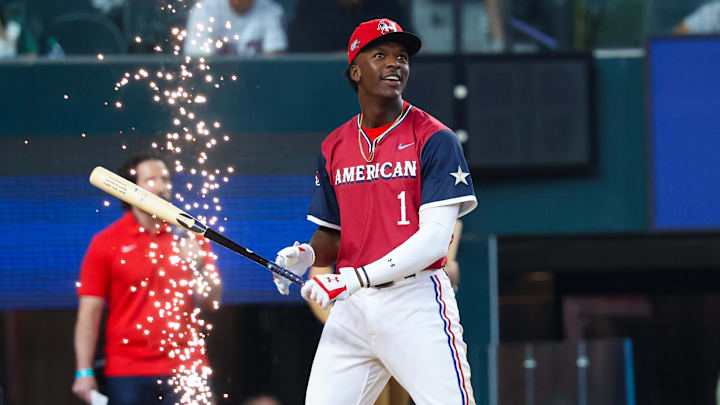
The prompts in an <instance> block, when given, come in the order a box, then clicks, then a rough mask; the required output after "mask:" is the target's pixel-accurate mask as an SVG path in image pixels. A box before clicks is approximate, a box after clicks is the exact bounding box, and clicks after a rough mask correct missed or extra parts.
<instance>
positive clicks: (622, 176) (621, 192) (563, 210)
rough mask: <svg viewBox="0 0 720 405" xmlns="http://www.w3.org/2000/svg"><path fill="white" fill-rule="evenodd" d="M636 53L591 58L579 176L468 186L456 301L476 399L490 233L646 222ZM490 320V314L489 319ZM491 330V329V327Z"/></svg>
mask: <svg viewBox="0 0 720 405" xmlns="http://www.w3.org/2000/svg"><path fill="white" fill-rule="evenodd" d="M644 63H645V62H644V59H641V58H632V59H596V65H595V74H596V83H595V88H596V94H595V103H596V107H597V114H596V146H597V149H596V159H597V167H596V169H595V171H594V173H592V174H590V175H588V176H585V177H575V178H565V179H555V180H535V181H523V182H512V181H508V182H504V183H501V184H493V185H482V184H481V185H476V189H475V191H476V194H477V198H478V202H479V206H478V208H477V209H476V210H475V211H474V212H473V213H471V214H470V215H468V216H467V217H465V219H464V224H465V228H464V232H463V239H462V241H461V244H460V250H459V253H458V255H459V263H460V268H461V271H462V282H461V287H460V291H459V293H458V302H459V305H460V313H461V316H462V322H463V326H464V327H465V337H466V339H467V342H468V356H469V360H470V362H471V365H472V372H473V378H472V380H473V387H474V388H475V396H476V399H477V401H478V403H486V401H488V400H487V398H488V390H489V384H488V378H489V370H488V364H489V363H488V361H489V357H488V349H489V347H491V345H492V344H495V343H497V342H496V341H492V340H491V330H492V328H493V327H494V328H497V325H496V324H495V325H493V322H494V321H493V320H492V314H493V313H494V314H495V316H496V315H497V312H496V311H497V308H496V307H495V308H493V305H494V304H496V301H494V299H495V298H494V297H495V295H494V294H493V292H496V290H495V288H496V286H495V287H493V284H492V283H493V280H496V278H495V277H494V275H493V274H492V272H494V271H496V268H495V265H496V263H495V261H494V259H493V243H492V239H493V237H492V236H491V235H492V234H495V235H498V234H502V235H506V234H561V233H580V232H614V231H632V230H645V229H647V228H648V226H649V225H648V218H649V216H648V211H647V210H648V204H647V203H646V202H647V190H648V188H647V160H648V158H647V150H646V145H647V141H646V128H645V127H646V125H645V74H644V69H645V67H644V66H645V65H644ZM495 322H496V321H495ZM496 330H497V329H496Z"/></svg>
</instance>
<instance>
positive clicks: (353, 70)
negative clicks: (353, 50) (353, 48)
mask: <svg viewBox="0 0 720 405" xmlns="http://www.w3.org/2000/svg"><path fill="white" fill-rule="evenodd" d="M360 76H361V74H360V68H359V67H358V65H356V64H355V63H353V64H352V65H350V79H351V80H352V81H354V82H359V81H360Z"/></svg>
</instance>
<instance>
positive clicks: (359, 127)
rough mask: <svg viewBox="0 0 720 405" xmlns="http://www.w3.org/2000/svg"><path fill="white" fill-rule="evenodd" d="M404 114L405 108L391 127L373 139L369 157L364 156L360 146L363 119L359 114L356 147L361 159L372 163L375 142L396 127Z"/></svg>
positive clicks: (361, 145) (363, 150) (363, 149)
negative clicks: (358, 149) (358, 148)
mask: <svg viewBox="0 0 720 405" xmlns="http://www.w3.org/2000/svg"><path fill="white" fill-rule="evenodd" d="M404 112H405V106H403V109H402V110H401V111H400V115H398V116H397V118H395V121H393V123H392V125H390V127H389V128H388V129H386V130H385V131H384V132H383V133H382V134H380V135H378V136H377V137H376V138H375V140H374V141H373V142H372V144H371V145H370V157H367V156H365V148H363V144H362V118H363V115H362V113H360V121H359V122H358V146H360V154H362V157H363V159H365V161H366V162H368V163H372V161H373V159H375V145H376V144H377V141H378V140H379V139H382V137H383V136H385V134H387V133H388V132H390V131H392V130H393V128H395V127H396V126H397V125H398V123H399V121H400V117H402V116H403V113H404Z"/></svg>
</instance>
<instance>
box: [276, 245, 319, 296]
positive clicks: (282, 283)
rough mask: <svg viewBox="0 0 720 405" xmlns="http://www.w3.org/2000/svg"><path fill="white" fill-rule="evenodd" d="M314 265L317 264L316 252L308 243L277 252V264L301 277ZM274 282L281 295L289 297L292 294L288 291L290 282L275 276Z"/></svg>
mask: <svg viewBox="0 0 720 405" xmlns="http://www.w3.org/2000/svg"><path fill="white" fill-rule="evenodd" d="M313 263H315V251H314V250H313V248H312V246H310V245H308V244H307V243H303V244H300V243H299V242H295V244H293V245H292V246H288V247H286V248H284V249H282V250H280V251H279V252H277V257H276V258H275V264H277V265H278V266H280V267H284V268H286V269H288V270H290V271H292V272H293V273H295V274H297V275H298V276H300V277H302V276H303V275H304V274H305V272H306V271H307V269H308V268H309V267H310V266H312V265H313ZM273 282H275V285H276V286H277V289H278V291H279V292H280V294H282V295H288V293H289V292H290V291H289V290H288V286H289V285H290V280H288V279H286V278H285V277H281V276H277V275H275V276H273Z"/></svg>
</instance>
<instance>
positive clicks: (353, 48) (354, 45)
mask: <svg viewBox="0 0 720 405" xmlns="http://www.w3.org/2000/svg"><path fill="white" fill-rule="evenodd" d="M358 48H360V40H359V39H357V38H355V40H354V41H353V42H352V44H350V52H355V51H356V50H357V49H358Z"/></svg>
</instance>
